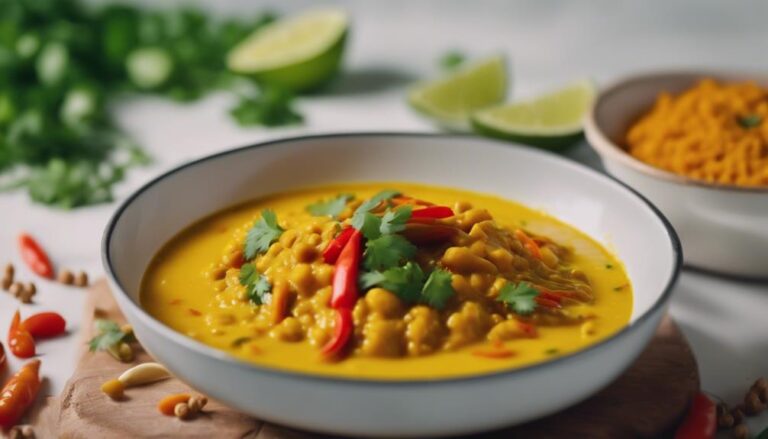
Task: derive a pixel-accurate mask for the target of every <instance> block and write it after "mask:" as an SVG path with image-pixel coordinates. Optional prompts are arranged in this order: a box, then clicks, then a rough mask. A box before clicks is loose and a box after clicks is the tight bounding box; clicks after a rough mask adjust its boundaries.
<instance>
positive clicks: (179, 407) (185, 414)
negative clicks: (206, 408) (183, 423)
mask: <svg viewBox="0 0 768 439" xmlns="http://www.w3.org/2000/svg"><path fill="white" fill-rule="evenodd" d="M173 415H174V416H176V417H177V418H179V419H187V418H189V416H190V415H191V410H189V405H188V404H187V403H186V402H180V403H178V404H176V406H175V407H174V408H173Z"/></svg>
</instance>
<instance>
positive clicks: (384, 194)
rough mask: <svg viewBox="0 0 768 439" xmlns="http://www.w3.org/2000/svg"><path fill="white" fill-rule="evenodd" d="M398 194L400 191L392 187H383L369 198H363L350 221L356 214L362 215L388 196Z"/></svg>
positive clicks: (388, 197) (387, 198)
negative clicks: (383, 188)
mask: <svg viewBox="0 0 768 439" xmlns="http://www.w3.org/2000/svg"><path fill="white" fill-rule="evenodd" d="M398 195H400V192H399V191H396V190H392V189H385V190H383V191H381V192H379V193H377V194H376V195H374V196H372V197H371V198H369V199H367V200H365V201H364V202H363V204H361V205H360V206H359V207H358V208H357V209H356V210H355V213H354V215H353V216H352V221H353V222H354V220H355V217H356V216H363V215H364V214H365V213H367V212H370V211H371V210H372V209H373V208H374V207H376V206H378V205H379V203H381V202H382V201H384V200H389V199H390V198H392V197H396V196H398ZM358 230H359V229H358Z"/></svg>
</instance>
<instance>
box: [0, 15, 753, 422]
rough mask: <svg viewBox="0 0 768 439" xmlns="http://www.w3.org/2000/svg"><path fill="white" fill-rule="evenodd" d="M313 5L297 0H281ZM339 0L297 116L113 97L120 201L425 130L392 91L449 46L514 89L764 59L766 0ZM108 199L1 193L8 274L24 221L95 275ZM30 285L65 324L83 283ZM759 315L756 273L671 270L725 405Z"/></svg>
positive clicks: (689, 331) (62, 342)
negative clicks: (358, 136)
mask: <svg viewBox="0 0 768 439" xmlns="http://www.w3.org/2000/svg"><path fill="white" fill-rule="evenodd" d="M147 3H148V2H147ZM210 3H214V2H210ZM275 3H277V2H275ZM311 3H312V2H310V1H300V2H295V3H292V4H291V9H299V8H300V7H302V6H305V5H308V4H311ZM249 4H251V5H252V4H253V3H252V2H248V1H247V0H236V1H219V2H216V4H215V8H216V9H218V12H223V13H232V12H235V11H248V10H253V9H252V8H253V6H250V8H251V9H249V6H248V5H249ZM342 4H346V5H347V7H348V8H349V10H350V11H351V12H352V14H353V16H354V21H353V30H352V33H351V41H350V46H349V47H348V52H347V54H348V57H347V60H346V61H347V62H346V68H345V71H344V75H343V77H341V78H340V79H339V80H338V81H337V83H336V84H335V85H334V86H333V87H332V88H331V90H330V91H329V92H328V93H325V94H322V95H318V96H312V97H308V98H305V99H302V100H301V101H300V108H301V110H302V111H303V112H304V114H305V116H306V119H307V123H306V124H305V125H304V126H301V127H295V128H290V129H275V130H266V129H260V128H253V129H247V130H245V129H240V128H238V127H236V126H235V125H234V124H233V123H232V122H231V121H230V120H229V118H228V116H227V113H226V109H227V108H228V105H229V102H230V101H229V98H228V97H227V96H226V95H214V96H210V97H208V98H206V99H204V100H202V101H200V102H197V103H195V104H192V105H177V104H174V103H171V102H168V101H164V100H159V99H136V100H131V101H128V102H123V103H121V104H120V105H119V106H118V108H117V112H118V120H119V122H120V123H121V124H122V125H123V126H124V127H125V129H126V130H127V131H128V132H129V133H130V134H132V135H133V136H135V138H136V139H137V140H138V141H139V142H140V143H141V144H142V145H144V147H145V148H146V149H147V150H148V151H149V152H150V154H151V155H152V156H153V157H154V163H153V164H152V165H151V166H148V167H146V168H142V169H138V170H134V171H133V172H130V173H129V178H128V181H127V182H126V183H125V184H122V185H121V186H120V187H119V188H118V194H117V195H118V198H119V199H122V198H124V197H125V196H126V195H127V194H128V193H130V192H131V191H132V190H134V189H135V188H137V187H138V186H140V185H141V184H142V183H143V182H145V181H147V180H148V179H149V178H151V177H153V176H155V175H157V174H158V173H160V172H163V171H164V170H167V169H169V168H170V167H172V166H175V165H178V164H179V163H182V162H184V161H187V160H190V159H193V158H196V157H200V156H203V155H206V154H209V153H212V152H216V151H221V150H223V149H227V148H231V147H236V146H241V145H245V144H250V143H254V142H259V141H262V140H265V139H272V138H279V137H286V136H291V135H299V134H306V133H327V132H341V131H422V132H430V131H434V130H435V128H433V127H432V126H431V125H429V124H428V123H427V122H425V121H424V120H422V119H420V118H419V117H418V116H417V115H416V114H414V113H413V112H412V111H411V110H410V109H409V108H408V106H407V105H406V104H405V102H404V97H403V96H404V90H405V89H406V87H407V85H408V84H409V83H410V82H411V81H412V80H414V79H416V78H419V77H423V76H425V75H428V74H429V73H430V72H432V71H433V70H434V69H435V65H436V62H435V60H436V59H437V58H438V57H439V56H440V55H441V54H442V53H443V52H445V51H446V50H449V49H454V48H456V49H461V50H462V51H464V52H465V53H467V54H468V55H475V56H482V55H485V54H490V53H496V52H502V53H505V54H507V55H508V56H509V57H510V59H511V63H510V65H511V70H512V76H513V81H512V83H513V86H512V89H513V96H514V97H516V98H519V97H523V98H524V97H526V96H531V95H533V94H535V93H537V92H541V91H545V90H547V89H549V88H552V87H555V86H557V85H559V84H563V83H565V82H568V81H571V80H574V79H578V78H580V77H585V76H587V77H591V78H594V79H595V80H596V81H597V82H598V84H600V85H605V84H606V83H607V82H610V81H612V80H614V79H616V78H618V77H619V76H621V75H625V74H629V73H632V72H636V71H642V70H651V69H655V68H669V67H711V68H723V69H747V70H753V71H755V70H760V69H766V68H768V58H766V57H765V50H764V49H765V44H764V43H765V41H768V27H766V26H765V22H764V18H765V17H766V16H768V3H766V2H759V1H753V2H728V3H727V4H726V3H723V2H720V1H716V0H710V1H699V2H682V1H655V2H629V1H596V2H589V3H587V2H566V1H551V2H534V1H530V2H520V1H516V2H509V1H482V2H472V3H470V2H446V1H424V2H411V1H406V0H397V1H388V2H373V1H366V2H355V3H352V2H348V3H342ZM275 9H279V8H275ZM569 155H570V156H572V157H574V158H576V159H577V160H580V161H582V162H585V163H588V164H590V165H593V166H594V165H595V164H596V163H597V159H596V157H595V156H594V154H593V153H592V152H591V150H590V149H589V147H588V146H587V145H586V144H582V145H580V146H579V147H578V148H576V149H575V150H573V151H571V152H570V153H569ZM114 207H115V204H109V205H102V206H97V207H90V208H84V209H78V210H74V211H60V210H53V209H49V208H47V207H44V206H40V205H33V204H31V203H30V202H29V201H28V199H27V196H26V194H25V193H23V192H15V193H10V194H0V243H2V244H3V245H2V246H0V264H4V263H5V262H7V261H13V262H14V263H15V265H16V267H17V272H18V274H17V276H18V277H20V278H22V279H31V275H30V273H29V272H28V271H27V270H26V268H25V267H23V265H22V264H21V261H20V258H19V255H18V252H17V247H16V236H17V235H18V233H19V232H20V231H22V230H24V231H28V232H30V233H32V234H33V235H34V236H35V237H37V238H38V239H39V241H40V242H41V243H42V244H43V245H44V246H45V247H46V248H47V249H48V251H49V253H50V254H51V257H52V258H53V260H54V262H55V264H56V265H57V266H58V267H66V268H71V269H76V270H79V269H85V270H86V271H88V273H89V274H90V275H91V278H92V279H94V278H98V277H100V276H101V275H102V274H103V270H102V268H101V262H100V255H99V246H100V239H101V233H102V230H103V226H104V225H105V223H106V221H107V219H108V218H109V216H110V215H111V213H112V211H113V209H114ZM766 266H767V267H768V262H766ZM36 282H37V285H38V290H39V293H38V295H37V296H36V298H35V299H36V304H34V305H29V306H22V307H21V309H22V313H23V314H25V315H26V314H29V313H32V312H37V311H41V310H47V309H52V310H56V311H58V312H60V313H62V314H63V315H64V316H65V317H66V319H67V321H68V323H69V328H70V332H72V333H75V332H76V331H77V330H78V328H77V322H78V321H79V320H80V318H81V312H82V308H83V302H84V295H83V292H82V291H81V290H78V289H76V288H68V287H63V286H60V285H56V284H53V283H48V282H44V281H40V280H37V279H36ZM17 304H18V302H16V301H15V300H14V299H12V298H11V297H10V296H8V295H7V294H0V330H2V331H5V329H3V328H6V327H7V325H8V322H9V321H10V317H11V315H12V313H13V311H14V310H15V309H16V307H17ZM766 312H768V284H767V283H745V282H736V281H732V280H726V279H722V278H718V277H715V276H711V275H707V274H701V273H696V272H692V271H689V270H685V271H684V272H683V274H682V276H681V278H680V282H679V284H678V286H677V288H676V290H675V294H674V297H673V299H672V305H671V313H672V315H673V316H674V317H675V319H676V320H677V322H678V323H679V324H680V326H681V327H682V329H683V331H684V333H685V334H686V336H687V337H688V339H689V341H690V343H691V345H692V346H693V349H694V351H695V353H696V356H697V358H698V361H699V368H700V372H701V376H702V385H703V388H704V389H705V390H706V391H708V392H710V393H712V394H715V395H718V396H720V397H722V398H724V399H726V400H727V401H730V402H736V401H737V400H738V399H740V398H741V396H742V395H743V393H744V392H745V391H746V389H747V387H748V386H749V385H750V384H751V382H752V381H753V380H754V379H755V378H756V377H758V376H761V375H768V355H766V353H767V352H768V318H766ZM77 343H78V340H77V338H76V337H74V336H69V337H63V338H58V339H55V340H50V341H44V342H42V343H40V345H39V348H38V350H39V352H40V353H41V354H42V359H43V374H44V375H45V376H46V377H47V378H48V380H49V386H48V387H47V389H46V390H47V391H48V392H49V393H57V392H58V391H60V390H61V388H62V387H63V385H64V382H65V381H66V379H67V377H68V376H69V374H70V373H71V372H72V368H73V367H74V362H75V355H76V352H77V349H76V347H77V346H76V344H77ZM9 359H10V363H11V367H12V368H13V369H14V370H15V369H16V368H17V367H18V366H19V365H20V364H21V362H20V361H19V360H18V359H16V358H14V357H13V356H10V358H9ZM750 422H751V424H750V425H752V426H753V432H755V433H756V432H757V431H759V430H760V428H759V427H760V426H766V425H768V415H763V416H762V417H761V418H757V419H756V420H751V421H750Z"/></svg>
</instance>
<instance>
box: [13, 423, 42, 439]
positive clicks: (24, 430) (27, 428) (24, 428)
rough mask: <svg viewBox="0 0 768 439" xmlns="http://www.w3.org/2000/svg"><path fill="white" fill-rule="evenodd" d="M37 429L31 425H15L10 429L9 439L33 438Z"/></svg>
mask: <svg viewBox="0 0 768 439" xmlns="http://www.w3.org/2000/svg"><path fill="white" fill-rule="evenodd" d="M34 437H35V431H34V430H33V429H32V426H31V425H14V426H13V427H11V429H10V430H8V439H33V438H34Z"/></svg>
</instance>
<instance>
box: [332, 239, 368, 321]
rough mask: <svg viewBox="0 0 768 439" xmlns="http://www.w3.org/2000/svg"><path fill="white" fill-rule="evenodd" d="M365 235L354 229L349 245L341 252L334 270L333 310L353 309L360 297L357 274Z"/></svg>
mask: <svg viewBox="0 0 768 439" xmlns="http://www.w3.org/2000/svg"><path fill="white" fill-rule="evenodd" d="M362 239H363V235H362V234H361V233H360V232H359V231H358V230H355V229H353V231H352V234H351V236H350V237H349V241H348V242H347V245H345V246H344V249H343V250H342V251H341V254H340V255H339V258H338V259H337V260H336V265H335V267H334V269H333V294H332V295H331V306H332V307H333V308H336V309H339V308H348V309H352V308H353V307H354V306H355V302H356V301H357V297H358V295H359V294H358V287H357V272H358V270H359V266H360V258H361V257H362V255H361V251H360V247H361V241H362Z"/></svg>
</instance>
